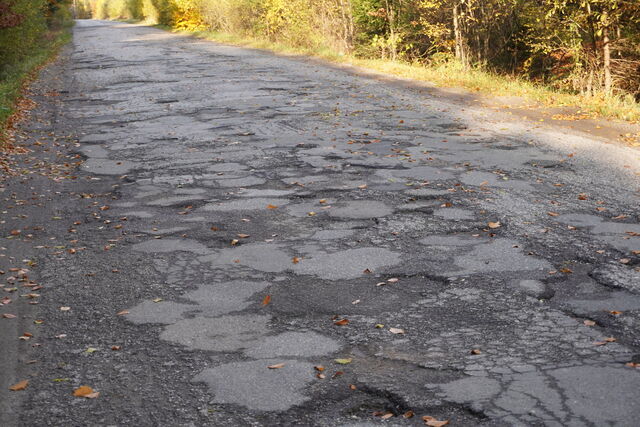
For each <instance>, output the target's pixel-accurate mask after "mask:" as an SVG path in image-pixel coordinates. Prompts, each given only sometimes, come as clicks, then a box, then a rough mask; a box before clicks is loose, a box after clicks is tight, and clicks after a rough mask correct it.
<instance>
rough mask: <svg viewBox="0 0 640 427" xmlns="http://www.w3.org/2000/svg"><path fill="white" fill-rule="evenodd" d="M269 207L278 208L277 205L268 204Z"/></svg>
mask: <svg viewBox="0 0 640 427" xmlns="http://www.w3.org/2000/svg"><path fill="white" fill-rule="evenodd" d="M267 209H278V207H277V206H276V205H272V204H268V205H267Z"/></svg>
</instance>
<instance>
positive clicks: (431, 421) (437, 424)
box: [422, 415, 449, 427]
mask: <svg viewBox="0 0 640 427" xmlns="http://www.w3.org/2000/svg"><path fill="white" fill-rule="evenodd" d="M422 421H424V424H425V425H428V426H431V427H442V426H446V425H447V424H449V420H445V421H441V420H438V419H436V418H434V417H430V416H428V415H425V416H424V417H422Z"/></svg>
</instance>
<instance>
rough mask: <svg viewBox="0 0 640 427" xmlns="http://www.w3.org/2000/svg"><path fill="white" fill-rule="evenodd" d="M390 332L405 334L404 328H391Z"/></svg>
mask: <svg viewBox="0 0 640 427" xmlns="http://www.w3.org/2000/svg"><path fill="white" fill-rule="evenodd" d="M389 332H391V333H392V334H404V329H400V328H389Z"/></svg>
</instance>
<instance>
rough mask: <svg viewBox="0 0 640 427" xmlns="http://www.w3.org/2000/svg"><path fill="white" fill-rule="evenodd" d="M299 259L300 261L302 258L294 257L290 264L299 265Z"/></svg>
mask: <svg viewBox="0 0 640 427" xmlns="http://www.w3.org/2000/svg"><path fill="white" fill-rule="evenodd" d="M301 259H302V258H300V257H297V256H294V257H293V258H292V259H291V262H292V263H294V264H297V263H299V262H300V260H301Z"/></svg>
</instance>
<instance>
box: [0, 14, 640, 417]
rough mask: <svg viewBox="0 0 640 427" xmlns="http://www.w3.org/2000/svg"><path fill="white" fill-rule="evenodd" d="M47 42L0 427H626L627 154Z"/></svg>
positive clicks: (214, 54)
mask: <svg viewBox="0 0 640 427" xmlns="http://www.w3.org/2000/svg"><path fill="white" fill-rule="evenodd" d="M74 32H75V37H74V41H73V43H72V45H71V46H70V47H69V48H68V49H67V50H66V51H65V52H63V54H62V55H61V57H60V59H59V60H58V61H57V62H56V63H54V64H52V65H51V66H49V67H48V68H47V69H45V70H44V71H43V73H42V76H41V78H40V79H39V80H38V81H37V82H36V83H35V84H34V86H33V99H34V100H35V101H36V102H37V103H38V105H37V107H36V108H35V109H34V110H33V111H32V112H31V119H30V120H29V121H28V122H27V123H26V124H24V125H23V131H24V133H23V136H22V137H21V139H20V140H21V144H23V145H24V146H26V147H28V148H30V149H31V150H32V151H31V152H30V153H27V154H23V155H20V156H17V157H16V158H15V161H16V163H15V164H14V165H13V167H12V168H11V170H10V171H11V173H9V169H7V170H5V174H4V176H3V179H2V182H1V185H0V198H1V201H2V209H1V210H0V212H1V215H0V230H1V233H0V235H1V240H0V270H2V271H4V274H1V275H0V281H1V282H2V284H3V286H4V291H3V292H2V293H3V295H0V297H1V298H4V300H3V301H2V302H3V304H2V305H1V306H0V313H1V315H2V316H3V317H0V339H2V343H3V344H2V348H1V349H0V362H2V366H3V370H2V378H1V381H0V383H1V384H0V386H1V387H2V390H1V391H0V398H1V399H0V400H1V401H2V404H1V406H0V410H1V411H2V413H1V416H0V422H1V424H2V425H7V426H10V425H15V426H43V425H65V426H76V425H77V426H81V425H82V426H84V425H122V426H124V425H138V426H147V425H149V426H151V425H160V426H183V425H184V426H200V425H216V426H221V425H225V426H227V425H228V426H236V425H322V426H334V425H344V426H365V425H379V424H385V425H424V423H425V421H424V420H423V419H422V417H423V416H431V417H434V418H435V419H437V420H449V421H450V423H451V425H460V426H475V425H550V426H582V425H594V426H604V425H620V426H633V425H637V420H638V417H640V403H639V397H640V394H639V392H638V390H640V369H638V368H636V367H635V366H636V365H634V364H637V363H640V272H639V269H640V257H639V255H638V251H639V250H640V223H639V221H640V206H639V203H638V196H639V193H638V189H639V188H640V185H639V184H640V176H639V173H640V154H639V152H638V151H637V150H635V151H634V150H632V149H629V148H625V147H621V146H617V145H614V144H607V143H606V142H605V141H601V140H596V139H592V138H590V137H588V136H586V135H583V134H579V133H570V132H568V131H566V130H558V129H553V128H545V127H541V126H537V125H535V124H531V123H520V122H518V121H517V120H514V119H513V118H510V117H508V116H502V115H500V114H499V113H496V112H495V111H491V110H483V109H481V108H477V107H472V106H465V105H463V104H460V103H455V102H451V101H448V100H447V99H446V97H437V96H435V95H434V93H433V91H425V90H423V89H420V88H419V87H416V88H412V87H410V85H407V84H406V82H399V83H398V84H394V83H392V82H389V81H384V82H383V81H380V80H377V79H375V78H372V77H366V76H362V75H359V73H358V72H357V70H351V71H349V70H342V69H338V68H336V67H331V66H327V65H322V64H319V63H317V62H314V61H309V60H305V59H301V58H298V59H296V58H284V57H279V56H275V55H271V54H267V53H264V52H259V51H255V50H249V49H242V48H237V47H229V46H222V45H218V44H215V43H212V42H207V41H201V40H195V39H192V38H188V37H183V36H178V35H173V34H170V33H167V32H163V31H161V30H158V29H153V28H149V27H143V26H133V25H127V24H121V23H112V22H103V21H80V22H79V23H78V25H77V26H76V28H75V30H74ZM634 251H635V252H634ZM34 303H37V304H34ZM5 314H13V315H15V317H12V316H8V317H7V316H4V315H5ZM25 333H27V335H24V334H25ZM20 337H21V338H20ZM638 366H640V365H638ZM269 367H271V368H269ZM25 379H26V380H28V381H29V383H28V386H27V387H26V389H25V390H22V391H9V389H8V387H9V386H10V385H12V384H15V383H18V381H21V380H25ZM83 385H86V386H89V387H91V388H92V390H93V391H95V392H99V395H98V396H97V397H95V395H93V397H94V398H92V399H88V398H83V397H75V396H73V395H72V394H73V392H74V390H75V389H77V388H78V387H80V386H83ZM411 414H414V416H413V417H409V415H411ZM403 415H406V417H405V416H403Z"/></svg>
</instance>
